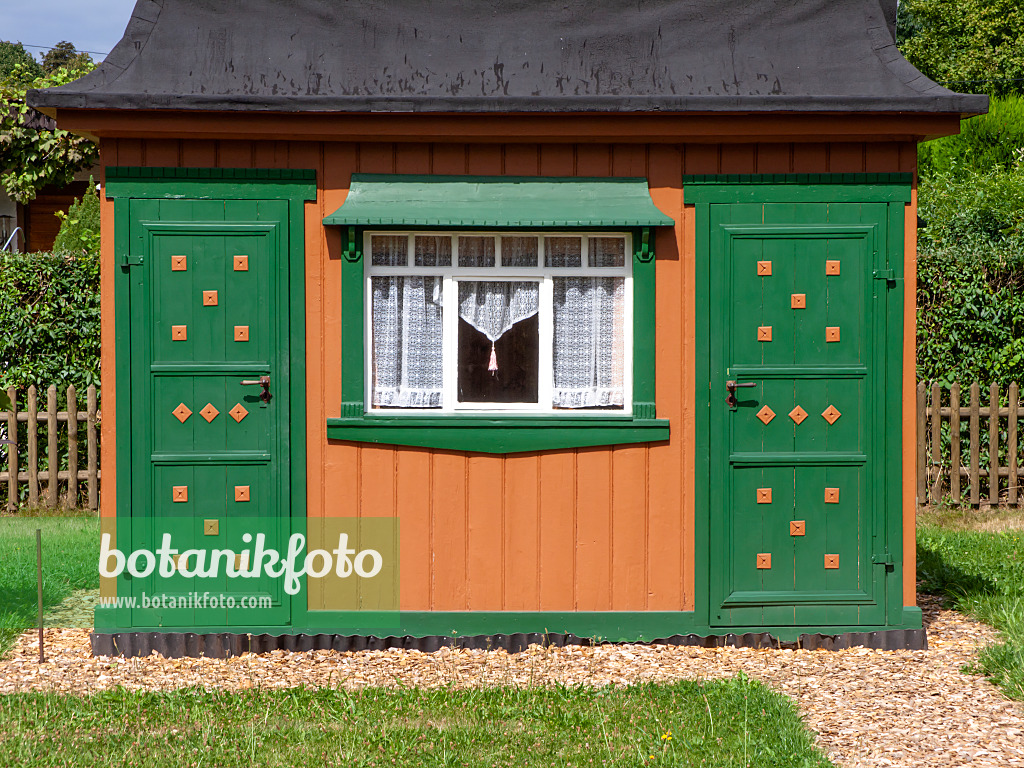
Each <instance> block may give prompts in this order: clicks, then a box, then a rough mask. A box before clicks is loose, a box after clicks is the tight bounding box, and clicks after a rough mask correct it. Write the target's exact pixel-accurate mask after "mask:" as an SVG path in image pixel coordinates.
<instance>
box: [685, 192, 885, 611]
mask: <svg viewBox="0 0 1024 768" xmlns="http://www.w3.org/2000/svg"><path fill="white" fill-rule="evenodd" d="M748 199H749V196H748ZM895 207H896V206H894V208H895ZM898 208H899V215H900V216H902V205H900V206H898ZM889 209H890V204H888V203H884V202H878V203H838V202H837V203H825V202H820V203H817V202H815V203H811V202H803V203H790V202H768V203H760V202H752V203H728V204H727V203H717V204H716V203H712V204H710V205H708V206H707V207H706V208H705V211H706V215H707V217H708V227H709V229H708V230H707V232H708V245H709V253H710V262H709V267H708V270H709V271H708V275H709V286H710V289H709V296H708V298H709V300H710V307H709V342H708V343H709V346H708V349H709V354H710V361H709V364H710V373H711V377H710V401H709V405H710V413H709V425H710V436H709V447H710V464H709V470H710V484H709V492H708V501H709V512H710V517H709V521H708V531H709V538H710V544H711V547H710V553H709V556H710V563H709V585H710V595H711V597H710V624H711V625H712V626H723V627H724V626H735V627H773V626H778V627H786V626H825V627H827V626H868V625H884V624H885V623H886V604H887V589H886V580H887V579H894V578H896V577H895V576H892V575H890V573H891V571H892V567H891V565H890V566H888V567H887V566H886V565H885V564H884V562H879V563H876V562H873V561H874V560H884V559H885V556H886V553H887V547H888V546H889V544H890V542H889V540H888V534H887V531H888V525H887V523H888V519H887V514H888V507H889V506H890V504H891V503H892V499H891V498H889V497H888V496H887V493H890V492H891V486H890V485H889V484H888V483H889V481H888V479H887V471H892V472H895V473H896V475H897V476H898V472H899V467H898V464H897V465H896V466H895V467H889V468H887V467H886V456H887V446H888V443H887V436H886V421H887V419H896V420H897V421H898V419H899V407H898V406H899V400H898V389H897V390H895V393H896V399H895V400H894V398H893V396H892V393H893V390H892V388H891V387H888V388H887V377H889V379H888V383H889V384H891V383H892V382H893V381H896V382H898V380H899V376H900V371H899V365H898V360H899V345H900V344H901V343H902V337H901V332H900V327H899V326H898V325H897V326H896V327H894V328H891V329H890V328H889V327H888V321H887V317H888V316H889V312H888V303H887V293H888V292H889V291H890V281H888V280H886V279H885V278H886V277H887V276H889V273H888V272H885V271H884V270H886V269H887V268H888V267H889V266H890V265H889V263H888V254H889V250H890V245H891V238H892V237H893V236H894V234H895V236H897V237H901V234H900V233H894V232H892V231H890V229H891V228H892V227H893V223H892V222H891V221H890V210H889ZM894 221H895V219H894ZM880 270H882V271H880ZM879 278H881V279H879ZM892 285H895V283H892ZM894 346H895V360H896V361H897V364H896V366H895V369H894V370H888V367H889V366H890V364H891V358H893V354H892V353H893V352H894ZM730 381H732V382H735V383H736V384H737V385H739V386H738V387H737V388H736V389H735V399H736V402H735V405H734V406H733V405H731V404H730V403H729V402H728V401H727V396H728V389H727V384H728V382H730ZM897 386H898V384H897ZM897 435H898V433H897ZM897 442H898V439H897ZM889 447H891V446H889ZM897 455H898V453H897ZM887 488H888V490H887ZM893 509H894V510H896V509H898V507H896V506H894V507H893Z"/></svg>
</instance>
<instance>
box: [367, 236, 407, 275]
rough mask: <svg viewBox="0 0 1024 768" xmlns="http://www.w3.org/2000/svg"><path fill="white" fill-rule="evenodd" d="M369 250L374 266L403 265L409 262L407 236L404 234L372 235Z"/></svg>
mask: <svg viewBox="0 0 1024 768" xmlns="http://www.w3.org/2000/svg"><path fill="white" fill-rule="evenodd" d="M370 251H371V253H372V256H371V260H372V264H373V266H375V267H404V266H407V265H408V264H409V238H408V237H406V236H405V235H372V236H371V237H370Z"/></svg>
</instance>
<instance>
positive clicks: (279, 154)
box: [253, 141, 288, 168]
mask: <svg viewBox="0 0 1024 768" xmlns="http://www.w3.org/2000/svg"><path fill="white" fill-rule="evenodd" d="M253 166H254V167H255V168H287V167H288V142H286V141H257V142H255V145H254V147H253Z"/></svg>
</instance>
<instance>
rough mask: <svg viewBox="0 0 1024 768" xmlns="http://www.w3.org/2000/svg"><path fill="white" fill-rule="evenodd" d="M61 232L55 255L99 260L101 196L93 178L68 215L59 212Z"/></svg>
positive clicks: (55, 243)
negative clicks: (83, 254)
mask: <svg viewBox="0 0 1024 768" xmlns="http://www.w3.org/2000/svg"><path fill="white" fill-rule="evenodd" d="M56 215H57V218H59V219H60V222H61V223H60V231H59V232H58V233H57V239H56V240H55V241H54V243H53V251H54V253H63V254H70V255H78V254H82V253H85V254H88V255H91V256H93V257H94V258H99V253H100V196H99V194H98V193H97V191H96V185H95V184H94V183H93V180H92V177H91V176H90V177H89V188H88V189H87V190H86V191H85V194H84V195H82V197H81V198H79V199H78V200H75V202H73V203H72V204H71V208H69V209H68V211H67V213H65V212H64V211H57V214H56Z"/></svg>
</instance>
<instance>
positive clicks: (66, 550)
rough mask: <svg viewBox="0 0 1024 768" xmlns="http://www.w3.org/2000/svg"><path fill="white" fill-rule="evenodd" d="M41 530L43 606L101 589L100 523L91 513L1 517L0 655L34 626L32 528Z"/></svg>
mask: <svg viewBox="0 0 1024 768" xmlns="http://www.w3.org/2000/svg"><path fill="white" fill-rule="evenodd" d="M37 528H40V529H42V531H43V604H44V607H45V608H49V607H51V606H54V605H57V604H58V603H60V601H61V600H63V599H64V598H65V597H67V596H68V595H70V594H71V593H72V592H73V591H75V590H78V589H96V588H98V587H99V571H98V568H97V563H98V562H99V551H100V547H99V521H98V520H97V519H96V518H95V517H84V516H71V517H68V516H62V517H25V516H21V515H19V516H17V517H7V516H5V517H0V656H2V655H3V654H4V653H6V652H7V650H8V649H9V648H10V646H11V643H12V642H13V641H14V638H15V637H17V636H18V635H19V634H20V633H21V632H23V631H25V630H26V629H30V628H31V627H34V626H36V622H37V620H38V607H37V586H36V529H37Z"/></svg>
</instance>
